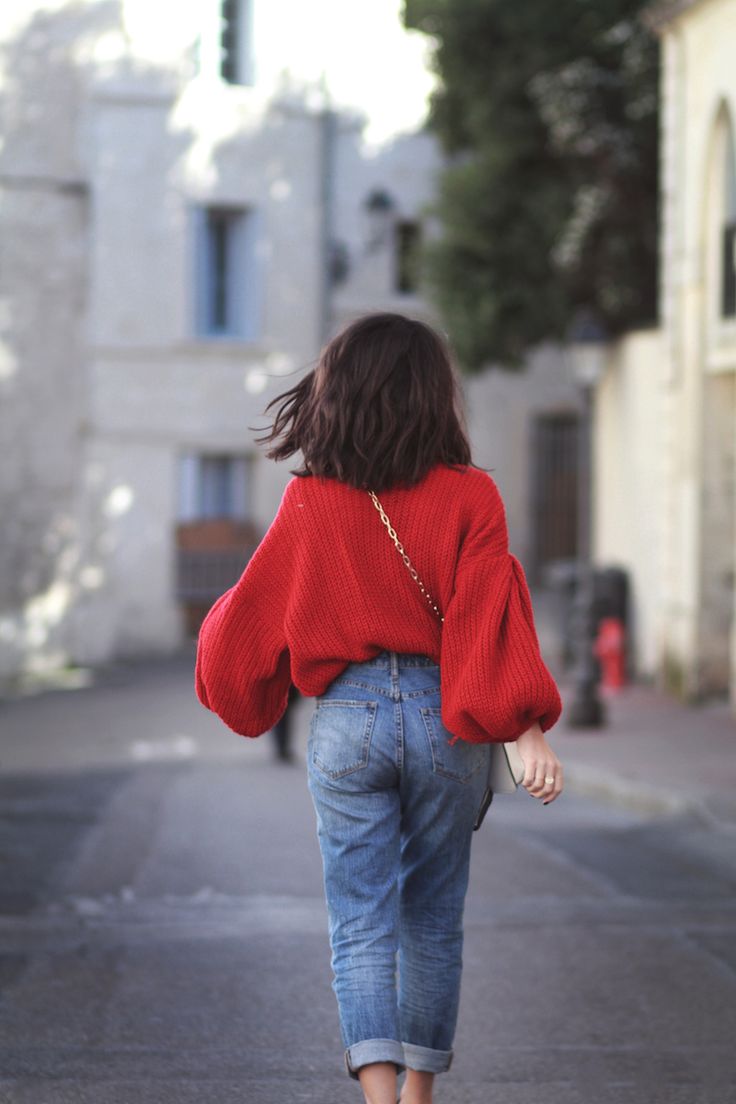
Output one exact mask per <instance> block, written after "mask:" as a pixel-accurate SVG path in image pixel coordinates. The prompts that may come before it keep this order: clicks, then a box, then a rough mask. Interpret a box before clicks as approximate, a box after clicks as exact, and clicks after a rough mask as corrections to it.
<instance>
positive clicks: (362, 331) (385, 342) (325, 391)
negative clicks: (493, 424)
mask: <svg viewBox="0 0 736 1104" xmlns="http://www.w3.org/2000/svg"><path fill="white" fill-rule="evenodd" d="M274 406H275V407H276V408H277V409H276V412H275V415H274V416H273V425H272V427H271V429H270V431H269V432H268V433H267V434H266V435H265V436H264V437H261V438H257V440H258V443H259V444H262V443H264V442H269V441H270V442H274V444H273V446H272V447H271V448H270V449H269V450H268V452H267V453H266V456H268V457H269V458H270V459H273V460H282V459H285V458H286V457H288V456H292V455H293V454H294V453H295V452H297V451H299V450H301V453H302V456H303V458H304V467H303V468H301V469H300V470H298V471H294V472H292V474H293V475H300V476H306V475H315V476H326V477H330V478H335V479H339V480H341V481H342V482H345V483H349V484H350V485H352V486H353V487H357V488H360V489H364V488H367V489H370V490H375V491H376V492H378V491H379V490H384V489H387V488H389V487H392V486H395V485H404V486H411V485H413V484H414V483H417V482H419V480H420V479H422V478H423V477H424V476H425V475H426V474H427V472H428V471H429V470H430V468H432V467H433V466H434V465H435V464H438V463H444V464H448V465H451V466H456V465H463V466H464V465H470V464H471V463H472V461H471V451H470V444H469V442H468V438H467V433H466V429H465V425H464V416H463V413H462V409H461V396H460V387H459V384H458V374H457V369H456V367H455V365H454V362H453V359H452V355H451V353H450V349H449V347H448V345H447V344H446V343H445V341H444V340H443V338H442V337H441V336H440V335H439V334H438V333H436V332H435V330H433V329H432V328H431V327H430V326H428V325H426V324H425V323H424V322H420V321H417V320H415V319H412V318H407V317H405V316H404V315H403V314H394V313H390V312H380V313H375V314H367V315H363V316H362V317H361V318H358V319H356V320H355V321H354V322H352V323H350V324H349V325H348V326H346V327H345V328H344V329H343V330H342V331H341V332H340V333H338V334H337V335H336V336H335V337H334V338H333V339H332V340H331V341H330V342H328V344H327V345H325V347H324V348H323V349H322V351H321V353H320V356H319V358H318V361H317V365H316V367H315V368H314V369H313V370H312V371H311V372H309V373H307V374H306V375H305V376H304V377H303V378H302V379H301V380H300V381H299V383H298V384H297V385H296V386H295V387H292V388H291V389H290V390H288V391H285V392H283V393H282V394H280V395H277V396H276V397H275V398H274V399H272V400H271V402H269V403H268V405H267V406H266V412H268V411H269V410H270V409H271V407H274ZM473 466H475V465H473Z"/></svg>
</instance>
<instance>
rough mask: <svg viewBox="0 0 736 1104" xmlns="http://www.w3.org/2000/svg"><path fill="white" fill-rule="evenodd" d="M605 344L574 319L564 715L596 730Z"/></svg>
mask: <svg viewBox="0 0 736 1104" xmlns="http://www.w3.org/2000/svg"><path fill="white" fill-rule="evenodd" d="M607 340H608V334H607V333H606V330H605V328H604V327H603V325H602V324H601V322H600V321H599V319H598V317H597V316H596V315H595V314H594V313H593V312H592V311H589V310H582V311H579V312H578V313H577V314H576V315H575V317H574V319H573V322H572V325H571V327H570V330H569V334H568V341H569V358H570V367H571V370H572V374H573V377H574V379H575V382H576V383H577V385H578V386H579V388H580V392H581V397H582V400H583V402H582V418H581V424H580V432H579V451H578V478H579V484H578V485H579V495H578V565H577V579H576V586H575V597H574V599H573V607H572V614H573V619H572V629H573V655H574V657H575V661H574V667H573V681H574V688H575V697H574V699H573V701H572V703H571V705H570V706H569V708H568V709H567V711H566V718H567V723H568V725H569V726H570V727H571V728H596V727H599V726H600V725H603V724H604V723H605V710H604V708H603V703H602V701H601V699H600V697H599V696H598V664H597V662H596V659H595V656H594V653H593V644H594V636H595V629H596V626H595V616H594V614H595V608H594V606H595V581H594V574H593V558H592V547H591V546H592V541H591V522H592V481H591V471H592V466H593V450H592V431H591V430H592V421H593V417H592V411H593V392H594V390H595V388H596V386H597V384H598V382H599V380H600V379H601V377H602V376H603V373H604V371H605V367H606V359H607Z"/></svg>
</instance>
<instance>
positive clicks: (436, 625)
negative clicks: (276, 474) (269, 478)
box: [195, 464, 562, 743]
mask: <svg viewBox="0 0 736 1104" xmlns="http://www.w3.org/2000/svg"><path fill="white" fill-rule="evenodd" d="M379 498H380V500H381V503H382V505H383V507H384V509H385V511H386V513H387V514H388V516H389V518H390V519H391V523H392V525H393V526H394V528H395V529H396V532H397V534H398V537H399V540H400V541H401V542H402V543H403V545H404V547H405V549H406V552H407V553H408V555H409V556H410V558H411V561H412V563H413V564H414V566H415V567H416V569H417V571H418V573H419V577H420V579H422V581H423V582H424V584H425V586H426V588H427V590H428V591H429V593H430V594H431V596H432V598H433V599H434V601H435V602H436V603H437V605H438V606H439V608H440V610H441V611H442V612H443V614H444V617H445V620H444V625H443V624H441V623H440V621H439V619H438V618H437V616H436V614H435V613H433V611H432V610H431V609H430V607H429V606H428V604H427V602H426V600H425V599H424V598H423V597H422V594H421V592H420V590H419V587H418V586H417V584H416V583H415V582H414V580H413V579H412V577H411V575H410V574H409V572H408V571H407V569H406V566H405V565H404V563H403V562H402V560H401V557H400V556H399V553H398V552H397V550H396V548H395V546H394V544H393V542H392V541H391V538H390V537H389V534H388V532H387V530H386V528H385V526H384V525H383V524H382V522H381V518H380V515H379V514H378V512H377V510H376V508H375V507H374V505H373V503H372V501H371V498H370V496H369V495H368V493H367V492H366V491H361V490H357V489H355V488H353V487H351V486H349V485H348V484H346V483H342V482H340V481H338V480H336V479H325V478H321V477H317V476H304V477H300V476H294V477H293V478H292V479H291V481H290V482H289V484H288V485H287V487H286V489H285V491H284V494H283V497H282V500H281V504H280V506H279V509H278V513H277V514H276V517H275V519H274V521H273V522H272V524H271V526H270V528H269V529H268V532H267V533H266V535H265V537H264V538H263V540H262V541H261V543H260V544H259V546H258V548H257V549H256V551H255V552H254V553H253V556H252V557H251V559H250V561H249V562H248V564H247V566H246V568H245V570H244V571H243V574H242V575H241V577H240V579H239V581H238V582H237V583H236V584H235V586H233V587H231V589H230V590H228V591H226V592H225V594H223V595H221V597H220V598H218V599H217V601H216V602H215V603H214V605H213V606H212V608H211V609H210V610H209V612H208V613H207V616H206V617H205V619H204V621H203V623H202V626H201V629H200V632H199V639H198V643H197V659H196V672H195V685H196V692H197V696H198V698H199V700H200V701H201V702H202V704H203V705H205V706H206V707H207V708H208V709H211V710H212V711H213V712H214V713H216V714H217V715H218V716H219V717H220V718H221V719H222V720H223V721H224V722H225V724H226V725H227V726H228V727H229V728H231V729H233V730H234V731H235V732H237V733H240V734H241V735H242V736H258V735H260V734H261V733H263V732H265V731H267V730H268V729H269V728H271V727H272V725H274V724H275V722H276V721H277V720H278V719H279V717H280V716H281V715H282V713H283V712H284V710H285V708H286V703H287V696H288V691H289V685H290V682H291V681H293V682H294V684H295V685H296V687H297V689H298V690H300V691H301V693H302V694H305V695H307V696H314V695H317V694H321V693H323V692H324V691H325V689H326V688H327V686H328V685H329V684H330V683H331V682H332V680H333V679H334V678H336V677H337V675H339V674H340V673H341V672H342V671H343V670H344V668H345V667H346V666H347V665H348V663H350V662H353V661H355V662H360V661H362V660H365V659H370V658H372V657H374V656H375V655H377V654H378V653H379V652H381V651H383V650H384V649H386V650H389V651H395V652H404V653H422V654H425V655H428V656H430V657H431V658H432V659H434V660H435V662H437V663H438V664H439V665H440V682H441V701H442V720H443V722H444V724H445V727H446V728H447V729H448V730H449V731H450V732H452V733H453V736H454V739H458V738H461V739H464V740H468V741H470V742H471V743H485V742H488V741H504V740H506V741H510V740H515V739H517V738H518V737H519V736H520V735H521V733H522V732H525V731H526V730H527V729H528V728H530V727H531V725H532V724H533V723H534V722H535V721H539V724H540V725H541V727H542V729H543V730H545V731H546V730H547V729H548V728H550V727H551V726H552V725H553V724H554V723H555V722H556V721H557V720H558V718H559V716H560V713H561V711H562V702H561V700H560V694H559V691H558V689H557V686H556V684H555V682H554V680H553V678H552V676H551V674H550V672H549V671H548V669H547V667H546V666H545V664H544V662H543V660H542V657H541V655H540V651H539V642H538V639H537V634H536V630H535V627H534V619H533V613H532V604H531V599H530V596H529V590H528V588H527V583H526V578H525V576H524V571H523V569H522V566H521V564H520V563H519V561H518V560H517V559H516V557H515V556H513V555H512V554H511V553H510V552H509V549H508V533H507V526H506V513H505V509H504V505H503V501H502V499H501V496H500V494H499V491H498V488H497V487H496V484H495V482H494V481H493V479H492V478H491V477H490V476H489V475H487V474H486V473H485V472H481V471H478V470H477V469H475V468H471V467H461V468H460V469H459V470H458V469H453V468H450V467H448V466H446V465H444V464H438V465H436V466H435V467H434V468H432V470H431V471H430V472H429V473H428V475H426V476H425V478H424V479H423V480H422V481H421V482H420V483H418V484H415V485H414V486H413V487H408V488H407V487H403V488H402V487H394V488H392V489H391V490H387V491H383V492H382V493H381V494H379Z"/></svg>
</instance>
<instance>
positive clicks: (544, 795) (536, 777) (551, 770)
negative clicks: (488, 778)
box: [516, 721, 562, 805]
mask: <svg viewBox="0 0 736 1104" xmlns="http://www.w3.org/2000/svg"><path fill="white" fill-rule="evenodd" d="M516 746H517V748H518V749H519V754H520V755H521V759H522V762H523V764H524V777H523V779H522V780H521V785H522V786H523V787H524V789H526V790H527V791H528V792H529V793H530V794H531V795H532V797H539V798H541V799H542V801H543V802H544V804H545V805H549V803H550V801H554V799H555V798H556V797H559V796H560V794H561V793H562V763H561V762H560V760H559V759H558V758H557V756H556V755H555V753H554V752H553V751H552V748H551V747H550V746H549V744H548V743H547V741H546V740H545V738H544V733H543V732H542V729H541V728H540V725H539V722H538V721H535V722H534V724H533V725H532V727H531V728H529V729H527V731H526V732H522V734H521V736H520V737H519V739H518V740H517V741H516ZM545 778H554V782H545V781H544V780H545Z"/></svg>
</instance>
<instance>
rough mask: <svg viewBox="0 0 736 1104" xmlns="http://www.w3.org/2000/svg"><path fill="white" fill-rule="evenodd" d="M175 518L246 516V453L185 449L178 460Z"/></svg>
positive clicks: (192, 519)
mask: <svg viewBox="0 0 736 1104" xmlns="http://www.w3.org/2000/svg"><path fill="white" fill-rule="evenodd" d="M178 514H179V521H203V520H205V519H210V518H231V519H233V520H237V521H244V520H246V519H247V518H248V517H249V516H250V463H249V457H247V456H237V455H227V454H220V455H215V454H199V453H186V454H185V455H183V456H182V457H181V458H180V463H179V510H178Z"/></svg>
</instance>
